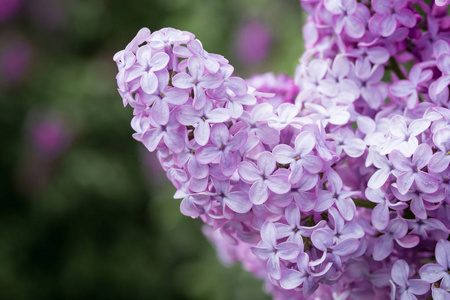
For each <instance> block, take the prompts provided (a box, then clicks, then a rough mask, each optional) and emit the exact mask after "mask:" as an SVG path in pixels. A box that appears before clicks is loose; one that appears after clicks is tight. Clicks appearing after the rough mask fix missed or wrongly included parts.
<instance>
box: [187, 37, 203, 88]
mask: <svg viewBox="0 0 450 300" xmlns="http://www.w3.org/2000/svg"><path fill="white" fill-rule="evenodd" d="M190 44H192V42H191V43H190ZM188 68H189V73H190V74H191V75H192V77H193V78H195V79H196V80H198V79H200V78H201V77H202V76H203V73H204V72H205V65H204V64H203V61H202V60H201V59H200V58H198V57H196V56H192V57H190V58H189V61H188Z"/></svg>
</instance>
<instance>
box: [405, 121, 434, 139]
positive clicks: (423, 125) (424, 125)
mask: <svg viewBox="0 0 450 300" xmlns="http://www.w3.org/2000/svg"><path fill="white" fill-rule="evenodd" d="M430 124H431V121H430V120H427V119H415V120H414V121H412V122H411V124H409V127H408V131H409V133H410V136H417V135H419V134H421V133H422V132H424V131H425V130H427V129H428V127H430Z"/></svg>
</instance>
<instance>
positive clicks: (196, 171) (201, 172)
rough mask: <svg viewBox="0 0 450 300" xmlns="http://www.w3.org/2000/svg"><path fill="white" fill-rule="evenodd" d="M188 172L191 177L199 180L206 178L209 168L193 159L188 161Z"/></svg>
mask: <svg viewBox="0 0 450 300" xmlns="http://www.w3.org/2000/svg"><path fill="white" fill-rule="evenodd" d="M188 171H189V174H191V176H192V177H194V178H197V179H201V178H205V177H206V176H208V173H209V168H208V166H207V165H204V164H201V163H199V162H198V161H197V160H196V159H195V158H191V159H190V160H189V161H188Z"/></svg>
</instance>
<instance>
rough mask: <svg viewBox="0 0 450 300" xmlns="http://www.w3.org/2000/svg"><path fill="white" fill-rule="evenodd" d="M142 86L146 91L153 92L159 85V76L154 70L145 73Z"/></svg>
mask: <svg viewBox="0 0 450 300" xmlns="http://www.w3.org/2000/svg"><path fill="white" fill-rule="evenodd" d="M141 87H142V90H143V91H144V92H146V93H147V94H151V93H153V92H155V91H156V89H157V87H158V78H157V77H156V75H155V73H153V72H152V71H150V72H146V73H144V75H142V77H141Z"/></svg>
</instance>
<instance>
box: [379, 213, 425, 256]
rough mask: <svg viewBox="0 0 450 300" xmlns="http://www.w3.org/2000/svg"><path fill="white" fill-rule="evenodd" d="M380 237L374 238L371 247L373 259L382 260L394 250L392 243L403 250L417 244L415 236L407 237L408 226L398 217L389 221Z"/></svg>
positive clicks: (417, 240) (417, 239)
mask: <svg viewBox="0 0 450 300" xmlns="http://www.w3.org/2000/svg"><path fill="white" fill-rule="evenodd" d="M382 232H383V233H384V234H383V235H382V236H380V237H378V238H376V240H375V243H374V245H373V259H374V260H376V261H381V260H384V259H385V258H386V257H388V256H389V255H390V254H391V253H392V250H394V241H396V242H397V244H399V245H400V246H401V247H403V248H412V247H415V246H416V245H417V244H418V243H419V240H420V239H419V237H418V236H417V235H407V233H408V225H407V223H406V221H405V220H404V219H401V218H399V217H397V218H395V219H393V220H391V221H390V222H389V225H388V226H387V228H386V229H385V230H382Z"/></svg>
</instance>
